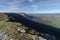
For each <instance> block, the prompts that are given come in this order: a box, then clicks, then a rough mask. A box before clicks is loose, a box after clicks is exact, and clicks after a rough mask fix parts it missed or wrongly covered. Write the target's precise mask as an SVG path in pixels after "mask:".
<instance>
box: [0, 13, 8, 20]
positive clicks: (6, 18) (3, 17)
mask: <svg viewBox="0 0 60 40" xmlns="http://www.w3.org/2000/svg"><path fill="white" fill-rule="evenodd" d="M7 20H8V16H7V15H5V14H4V13H0V21H7Z"/></svg>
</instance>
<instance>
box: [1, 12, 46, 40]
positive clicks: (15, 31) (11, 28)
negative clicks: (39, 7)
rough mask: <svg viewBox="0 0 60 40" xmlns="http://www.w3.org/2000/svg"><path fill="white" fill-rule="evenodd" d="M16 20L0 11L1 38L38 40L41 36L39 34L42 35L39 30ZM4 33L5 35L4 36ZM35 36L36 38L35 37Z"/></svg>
mask: <svg viewBox="0 0 60 40" xmlns="http://www.w3.org/2000/svg"><path fill="white" fill-rule="evenodd" d="M11 19H12V20H14V18H13V17H8V16H7V15H6V14H4V13H0V34H1V35H0V36H1V38H0V40H2V39H3V40H5V39H6V40H7V39H8V40H23V39H25V40H32V39H35V40H38V39H39V37H40V36H38V34H39V35H40V33H39V32H37V31H35V30H33V29H30V28H27V27H26V26H24V25H22V24H20V23H18V22H15V20H14V22H13V21H12V20H11ZM2 35H3V36H2ZM33 37H35V38H33ZM40 39H43V40H44V39H45V38H43V37H41V38H40Z"/></svg>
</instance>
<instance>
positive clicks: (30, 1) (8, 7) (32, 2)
mask: <svg viewBox="0 0 60 40" xmlns="http://www.w3.org/2000/svg"><path fill="white" fill-rule="evenodd" d="M0 12H27V13H60V0H0Z"/></svg>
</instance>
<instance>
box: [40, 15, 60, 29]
mask: <svg viewBox="0 0 60 40" xmlns="http://www.w3.org/2000/svg"><path fill="white" fill-rule="evenodd" d="M41 18H42V19H43V20H48V21H50V22H49V24H48V25H51V26H53V27H56V28H60V16H45V17H41Z"/></svg>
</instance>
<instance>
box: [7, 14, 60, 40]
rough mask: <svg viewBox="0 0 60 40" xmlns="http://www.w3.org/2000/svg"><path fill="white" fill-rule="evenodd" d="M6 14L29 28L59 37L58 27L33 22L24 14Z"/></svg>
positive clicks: (59, 30)
mask: <svg viewBox="0 0 60 40" xmlns="http://www.w3.org/2000/svg"><path fill="white" fill-rule="evenodd" d="M7 15H8V16H12V17H14V18H15V20H16V21H17V22H19V23H21V24H23V25H25V26H27V27H29V28H31V29H34V30H36V31H38V32H42V33H47V34H50V35H54V36H55V37H56V38H57V40H59V39H60V29H57V28H54V27H52V26H49V25H45V24H41V23H37V22H34V21H32V20H29V19H27V18H25V17H24V16H22V15H20V14H16V13H8V14H7Z"/></svg>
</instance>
